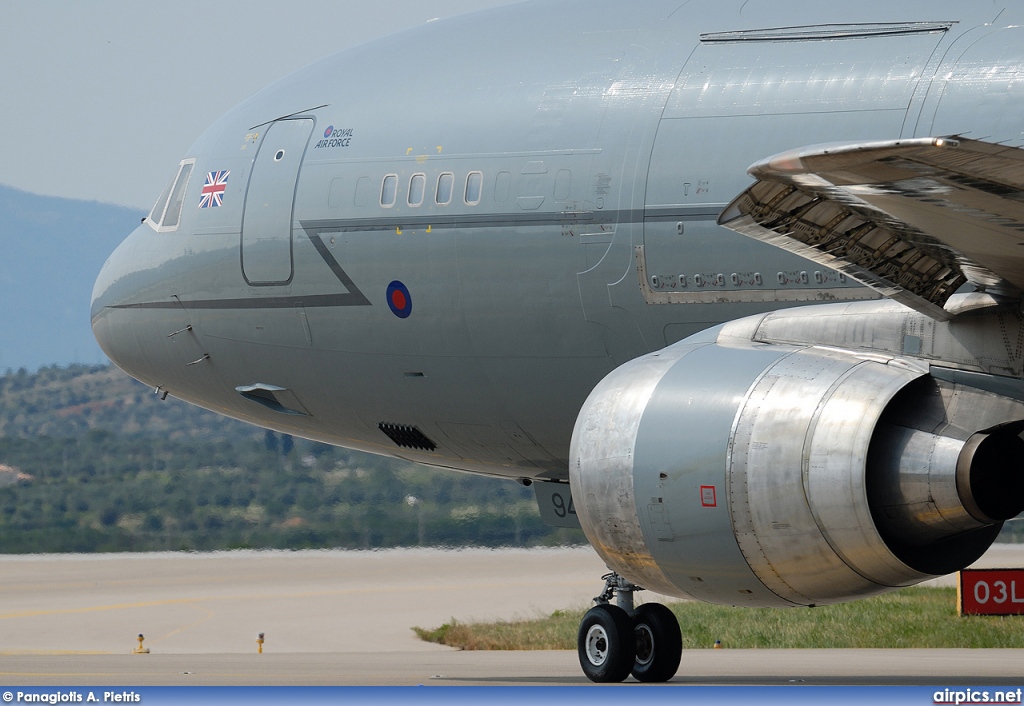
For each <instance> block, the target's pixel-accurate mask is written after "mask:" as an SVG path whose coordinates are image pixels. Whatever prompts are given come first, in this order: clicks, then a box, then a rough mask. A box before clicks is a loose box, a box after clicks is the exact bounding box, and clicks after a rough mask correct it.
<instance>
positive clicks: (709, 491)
mask: <svg viewBox="0 0 1024 706" xmlns="http://www.w3.org/2000/svg"><path fill="white" fill-rule="evenodd" d="M700 504H701V507H718V499H717V497H716V493H715V486H713V485H702V486H701V487H700Z"/></svg>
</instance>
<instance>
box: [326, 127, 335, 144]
mask: <svg viewBox="0 0 1024 706" xmlns="http://www.w3.org/2000/svg"><path fill="white" fill-rule="evenodd" d="M333 134H334V126H333V125H331V126H329V127H328V128H327V129H326V130H324V139H325V140H326V139H327V138H329V137H330V136H331V135H333Z"/></svg>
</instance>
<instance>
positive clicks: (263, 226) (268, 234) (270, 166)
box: [241, 118, 313, 285]
mask: <svg viewBox="0 0 1024 706" xmlns="http://www.w3.org/2000/svg"><path fill="white" fill-rule="evenodd" d="M312 131H313V121H312V120H311V119H309V118H299V119H289V120H278V121H277V122H275V123H273V124H272V125H271V126H270V127H269V128H268V129H267V133H266V136H265V137H264V138H263V141H262V143H261V144H260V148H259V152H258V153H257V154H256V161H255V163H254V164H253V168H252V172H251V173H250V175H249V186H248V188H247V189H246V194H245V211H244V213H243V215H242V245H241V248H242V251H241V259H242V275H243V276H244V277H245V281H246V282H248V283H249V284H254V285H275V284H276V285H282V284H288V283H289V282H290V281H291V279H292V271H293V265H292V208H293V206H294V202H295V185H296V181H297V180H298V177H299V168H300V166H301V165H302V156H303V153H304V152H305V151H306V143H307V142H308V141H309V135H310V133H311V132H312Z"/></svg>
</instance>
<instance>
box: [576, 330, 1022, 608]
mask: <svg viewBox="0 0 1024 706" xmlns="http://www.w3.org/2000/svg"><path fill="white" fill-rule="evenodd" d="M721 331H722V328H721V327H719V328H717V329H712V330H709V331H707V332H705V333H703V334H698V335H697V336H695V337H691V338H689V339H686V340H685V341H682V342H680V343H678V344H676V345H674V346H670V347H668V348H666V349H664V350H661V351H659V352H657V353H652V354H650V355H647V356H644V357H641V358H638V359H636V360H634V361H631V362H629V363H627V364H625V365H623V366H621V367H620V368H618V369H616V370H615V371H613V372H612V373H611V374H609V375H608V376H607V377H606V378H605V379H604V380H603V381H602V382H601V383H600V384H599V385H598V386H597V387H596V388H595V389H594V391H593V392H592V393H591V395H590V397H589V398H588V400H587V402H586V403H585V405H584V406H583V408H582V410H581V412H580V415H579V417H578V419H577V422H576V428H575V430H574V433H573V439H572V447H571V457H570V458H571V469H570V480H571V483H572V488H573V496H574V499H575V503H576V510H577V512H578V515H579V519H580V523H581V524H582V526H583V529H584V531H585V533H586V535H587V537H588V538H589V540H590V542H591V544H593V546H594V547H595V549H596V550H597V551H598V553H599V554H600V555H601V556H602V557H603V558H604V560H605V561H606V562H607V564H608V566H609V567H610V568H611V569H612V570H613V571H615V572H617V573H618V574H620V575H621V576H623V577H624V578H626V579H628V580H629V581H630V582H632V583H634V584H636V585H638V586H643V587H644V588H647V589H649V590H653V591H657V592H659V593H664V594H667V595H674V596H679V597H693V598H698V599H701V600H705V601H710V602H715V603H723V604H729V605H761V606H789V605H804V606H813V605H818V604H826V603H835V602H840V601H843V600H849V599H853V598H858V597H863V596H867V595H872V594H876V593H882V592H885V591H890V590H893V589H895V588H899V587H902V586H908V585H912V584H915V583H918V582H920V581H923V580H926V579H929V578H933V577H934V576H936V575H941V574H946V573H949V572H952V571H956V570H957V569H960V568H962V567H964V566H966V565H968V564H970V563H972V562H973V561H974V560H976V559H977V558H978V557H979V556H981V554H982V553H984V551H985V550H986V549H987V548H988V547H989V545H990V544H991V543H992V541H993V540H994V539H995V537H996V535H997V534H998V532H999V530H1000V528H1001V526H1002V523H1003V521H1005V520H1007V519H1009V518H1011V517H1013V516H1014V515H1016V514H1018V513H1019V512H1021V510H1024V473H1022V472H1021V470H1022V469H1021V468H1020V465H1021V461H1022V459H1024V441H1022V440H1021V438H1020V436H1019V434H1020V432H1021V431H1022V430H1024V424H1022V423H1021V422H1020V421H1019V420H1022V419H1024V405H1022V404H1021V403H1020V402H1017V401H1014V400H1010V399H1007V398H1005V397H1001V396H999V395H995V394H992V393H989V392H984V391H981V390H978V389H975V388H973V387H966V386H964V385H961V384H954V383H950V382H944V381H942V380H939V379H936V378H935V377H932V376H931V375H930V374H929V368H928V366H927V365H926V364H923V363H922V362H920V361H915V360H914V359H913V358H901V357H898V356H886V355H876V354H858V353H856V352H852V351H847V350H841V349H836V348H824V347H814V346H807V345H781V344H771V345H765V344H759V343H754V342H751V341H749V340H748V341H744V340H736V339H730V338H729V337H728V336H724V337H723V336H720V335H719V334H720V332H721Z"/></svg>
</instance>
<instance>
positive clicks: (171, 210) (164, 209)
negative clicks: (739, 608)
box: [146, 159, 196, 232]
mask: <svg viewBox="0 0 1024 706" xmlns="http://www.w3.org/2000/svg"><path fill="white" fill-rule="evenodd" d="M195 163H196V161H195V160H194V159H185V160H182V161H181V163H180V164H179V165H178V173H177V174H175V175H174V179H172V180H171V183H169V184H168V185H167V187H166V188H165V189H164V190H163V193H161V194H160V198H159V199H157V201H156V205H155V206H153V210H152V211H151V212H150V214H149V218H147V219H146V222H147V223H149V225H150V227H152V228H155V229H156V230H158V231H161V232H165V231H172V230H177V228H178V223H179V222H180V221H181V209H182V207H183V206H184V204H185V190H186V189H187V188H188V181H189V177H190V176H191V175H192V168H193V167H194V166H195Z"/></svg>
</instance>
